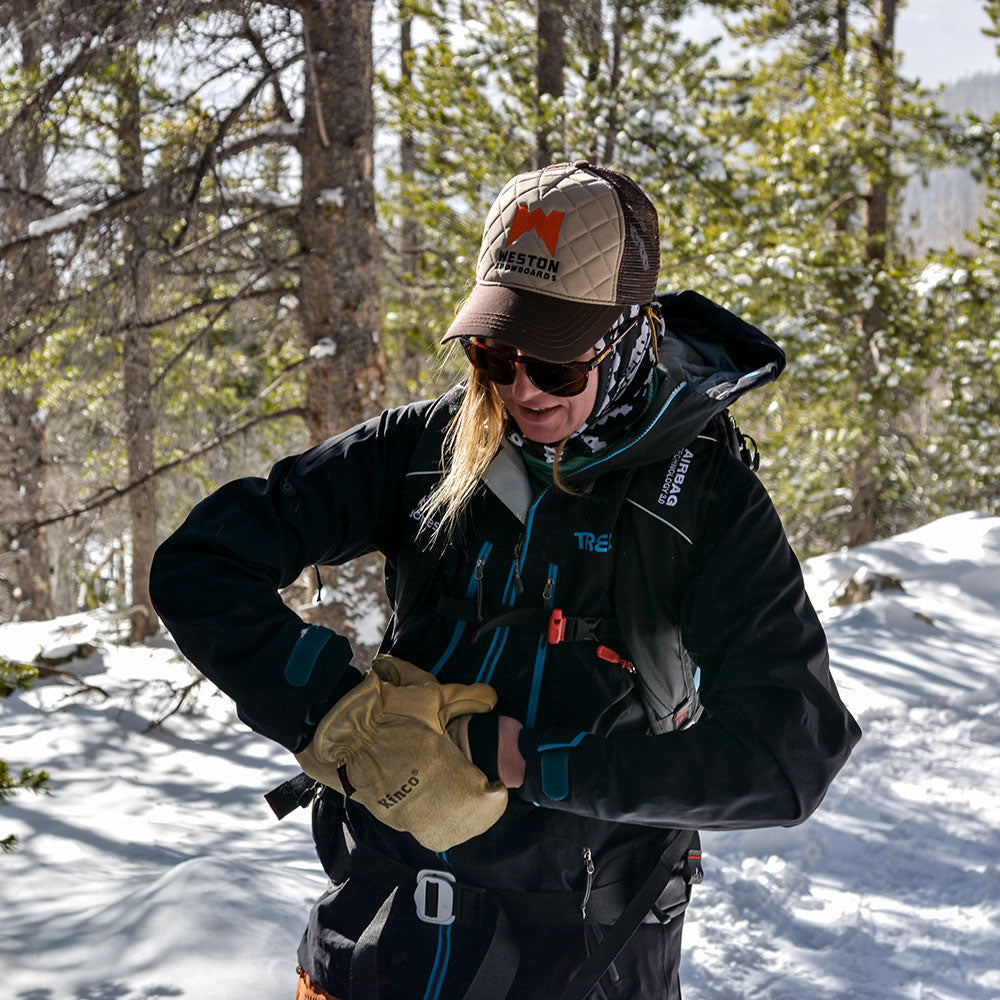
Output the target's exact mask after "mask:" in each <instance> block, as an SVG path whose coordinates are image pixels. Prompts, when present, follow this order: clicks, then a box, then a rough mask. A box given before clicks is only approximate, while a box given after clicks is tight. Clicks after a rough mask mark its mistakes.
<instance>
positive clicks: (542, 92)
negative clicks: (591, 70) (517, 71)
mask: <svg viewBox="0 0 1000 1000" xmlns="http://www.w3.org/2000/svg"><path fill="white" fill-rule="evenodd" d="M535 11H536V18H537V46H538V47H537V52H536V57H535V58H536V61H535V80H536V91H535V95H536V96H535V100H536V107H535V110H536V113H537V114H538V117H539V125H538V132H537V133H536V135H535V166H536V167H545V166H548V164H550V163H552V160H553V154H557V155H559V156H562V148H561V146H562V144H561V143H559V144H558V145H556V146H553V144H552V142H551V141H550V133H551V132H552V126H553V121H552V119H551V118H550V117H549V114H548V113H547V112H546V110H545V102H544V101H543V98H544V97H551V98H554V99H558V98H560V97H562V96H563V68H564V65H565V62H566V43H565V34H566V26H565V23H564V21H563V0H536V5H535Z"/></svg>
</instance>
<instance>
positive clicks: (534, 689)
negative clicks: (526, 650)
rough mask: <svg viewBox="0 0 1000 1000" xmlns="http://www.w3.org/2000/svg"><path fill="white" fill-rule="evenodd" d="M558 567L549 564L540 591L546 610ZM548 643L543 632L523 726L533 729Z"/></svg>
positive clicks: (549, 604)
mask: <svg viewBox="0 0 1000 1000" xmlns="http://www.w3.org/2000/svg"><path fill="white" fill-rule="evenodd" d="M558 572H559V567H558V566H557V565H556V564H555V563H549V575H548V579H547V580H546V581H545V589H544V590H543V591H542V601H543V602H544V604H545V607H546V608H547V609H551V608H552V595H553V594H554V593H555V589H556V574H557V573H558ZM548 649H549V641H548V636H547V635H546V633H545V632H543V633H542V634H541V636H540V637H539V639H538V649H537V651H536V652H535V667H534V670H533V671H532V675H531V691H530V693H529V695H528V711H527V713H526V714H525V718H524V724H525V725H526V726H527V727H528V728H529V729H533V728H534V726H535V717H536V715H537V714H538V699H539V697H540V696H541V693H542V677H543V675H544V673H545V657H546V654H547V653H548Z"/></svg>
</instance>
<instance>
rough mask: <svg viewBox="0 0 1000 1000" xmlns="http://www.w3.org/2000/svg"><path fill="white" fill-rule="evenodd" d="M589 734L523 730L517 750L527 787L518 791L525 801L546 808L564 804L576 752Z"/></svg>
mask: <svg viewBox="0 0 1000 1000" xmlns="http://www.w3.org/2000/svg"><path fill="white" fill-rule="evenodd" d="M589 735H590V733H588V732H582V733H573V732H571V731H568V730H561V731H560V730H556V731H552V730H550V731H549V732H547V733H544V734H541V733H536V732H533V731H532V730H530V729H522V730H521V732H520V734H519V735H518V738H517V747H518V749H519V750H520V751H521V756H522V757H523V758H524V762H525V768H524V784H523V785H521V787H520V788H519V789H517V793H518V795H519V796H520V797H521V798H522V799H526V800H527V801H529V802H534V803H535V805H545V804H546V803H547V802H561V801H562V800H563V799H565V798H567V797H568V796H569V793H570V762H571V757H572V754H573V751H574V750H575V749H576V747H578V746H579V745H580V743H581V742H582V741H583V740H584V739H585V738H586V737H587V736H589Z"/></svg>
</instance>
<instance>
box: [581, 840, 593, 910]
mask: <svg viewBox="0 0 1000 1000" xmlns="http://www.w3.org/2000/svg"><path fill="white" fill-rule="evenodd" d="M583 861H584V864H585V866H586V869H587V887H586V888H585V889H584V890H583V903H581V904H580V912H581V913H582V914H583V917H584V919H585V920H586V918H587V903H589V902H590V890H591V889H592V887H593V885H594V855H593V854H591V853H590V848H589V847H585V848H584V849H583Z"/></svg>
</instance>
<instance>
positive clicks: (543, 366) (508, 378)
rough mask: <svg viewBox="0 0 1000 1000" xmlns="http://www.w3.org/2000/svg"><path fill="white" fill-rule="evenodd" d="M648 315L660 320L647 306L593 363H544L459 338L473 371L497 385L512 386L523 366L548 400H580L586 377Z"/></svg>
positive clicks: (508, 348)
mask: <svg viewBox="0 0 1000 1000" xmlns="http://www.w3.org/2000/svg"><path fill="white" fill-rule="evenodd" d="M647 315H648V316H650V318H651V319H654V320H655V319H658V317H656V315H655V313H653V310H652V309H650V308H649V307H648V306H644V307H643V308H642V310H641V311H640V313H639V315H638V316H636V318H635V319H634V320H633V321H632V322H631V323H629V324H628V325H627V326H626V327H625V328H624V329H623V330H622V331H621V332H620V333H618V334H617V336H615V338H614V339H613V340H612V341H610V342H609V343H608V345H607V346H606V347H605V348H604V349H603V350H602V351H601V352H600V353H599V354H598V355H597V356H596V357H595V358H592V359H591V360H590V361H543V360H542V359H541V358H534V357H531V356H530V355H524V354H518V353H517V351H515V350H514V348H512V347H487V346H486V345H485V344H480V343H479V342H478V341H476V340H473V339H472V338H470V337H460V338H459V341H460V342H461V344H462V348H463V350H464V351H465V356H466V357H467V358H468V359H469V363H470V364H471V365H472V367H473V368H475V369H476V371H477V372H479V374H480V375H484V376H485V377H486V378H488V379H489V380H490V381H491V382H496V383H497V385H511V384H512V383H513V382H514V379H515V378H516V377H517V366H518V365H524V373H525V375H527V376H528V379H529V380H530V382H531V384H532V385H533V386H534V387H535V388H536V389H541V390H542V392H544V393H547V394H548V395H549V396H579V395H580V393H581V392H583V390H584V389H586V387H587V376H588V375H589V374H590V373H591V372H592V371H593V370H594V369H595V368H596V367H597V366H598V365H599V364H600V363H601V362H602V361H603V360H604V359H605V358H607V357H608V355H609V354H611V351H612V350H613V349H614V346H615V344H617V343H618V341H620V340H622V339H623V338H624V337H626V336H628V334H629V333H631V332H632V330H633V329H634V328H635V327H636V325H637V324H639V323H641V322H642V320H643V317H644V316H647Z"/></svg>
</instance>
